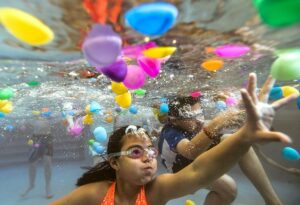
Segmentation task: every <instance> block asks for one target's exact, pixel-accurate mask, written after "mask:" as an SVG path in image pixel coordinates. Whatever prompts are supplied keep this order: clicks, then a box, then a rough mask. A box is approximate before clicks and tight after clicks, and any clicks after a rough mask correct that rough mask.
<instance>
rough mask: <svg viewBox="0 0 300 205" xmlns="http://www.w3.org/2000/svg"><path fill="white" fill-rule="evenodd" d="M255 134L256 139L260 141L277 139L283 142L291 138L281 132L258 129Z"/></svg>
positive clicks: (287, 141) (289, 141)
mask: <svg viewBox="0 0 300 205" xmlns="http://www.w3.org/2000/svg"><path fill="white" fill-rule="evenodd" d="M256 135H257V137H258V138H259V140H258V141H260V142H266V141H278V142H283V143H291V142H292V140H291V138H290V137H289V136H287V135H286V134H284V133H282V132H271V131H258V132H257V133H256Z"/></svg>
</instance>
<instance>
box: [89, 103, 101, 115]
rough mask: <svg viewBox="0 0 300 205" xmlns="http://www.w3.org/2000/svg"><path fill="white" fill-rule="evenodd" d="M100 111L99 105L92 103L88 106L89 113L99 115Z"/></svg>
mask: <svg viewBox="0 0 300 205" xmlns="http://www.w3.org/2000/svg"><path fill="white" fill-rule="evenodd" d="M100 111H101V106H100V105H99V103H97V102H95V101H93V102H91V104H90V112H92V113H97V114H98V113H99V112H100Z"/></svg>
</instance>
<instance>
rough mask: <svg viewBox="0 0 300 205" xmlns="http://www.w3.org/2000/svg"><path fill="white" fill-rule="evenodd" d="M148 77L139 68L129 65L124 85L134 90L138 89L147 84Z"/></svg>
mask: <svg viewBox="0 0 300 205" xmlns="http://www.w3.org/2000/svg"><path fill="white" fill-rule="evenodd" d="M145 81H146V76H145V73H144V71H143V69H141V68H140V67H139V66H137V65H129V66H128V72H127V75H126V77H125V79H124V81H123V83H124V85H125V86H126V87H127V88H129V89H132V90H135V89H138V88H140V87H142V86H143V85H144V84H145Z"/></svg>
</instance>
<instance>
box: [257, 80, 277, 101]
mask: <svg viewBox="0 0 300 205" xmlns="http://www.w3.org/2000/svg"><path fill="white" fill-rule="evenodd" d="M275 82H276V79H274V78H273V77H272V76H271V75H269V76H268V78H267V80H266V82H265V83H264V85H263V87H262V89H261V91H260V92H259V95H258V99H259V101H261V102H264V103H266V102H268V99H269V94H270V91H271V89H272V87H273V86H274V84H275Z"/></svg>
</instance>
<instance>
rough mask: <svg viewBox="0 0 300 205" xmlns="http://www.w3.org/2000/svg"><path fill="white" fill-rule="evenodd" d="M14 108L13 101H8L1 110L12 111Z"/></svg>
mask: <svg viewBox="0 0 300 205" xmlns="http://www.w3.org/2000/svg"><path fill="white" fill-rule="evenodd" d="M12 110H13V105H12V102H10V101H9V102H7V103H6V104H5V105H4V106H3V107H1V108H0V112H4V113H10V112H11V111H12Z"/></svg>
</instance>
